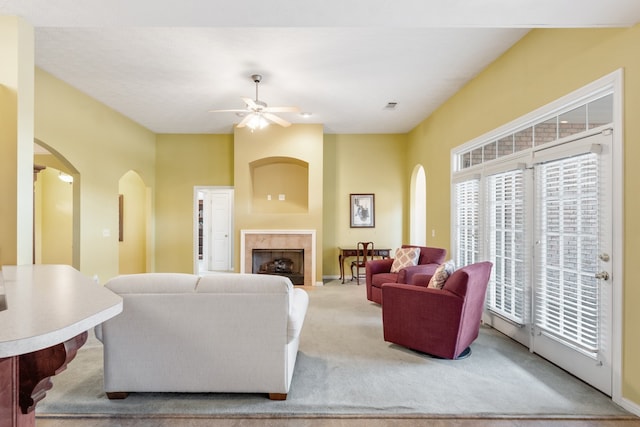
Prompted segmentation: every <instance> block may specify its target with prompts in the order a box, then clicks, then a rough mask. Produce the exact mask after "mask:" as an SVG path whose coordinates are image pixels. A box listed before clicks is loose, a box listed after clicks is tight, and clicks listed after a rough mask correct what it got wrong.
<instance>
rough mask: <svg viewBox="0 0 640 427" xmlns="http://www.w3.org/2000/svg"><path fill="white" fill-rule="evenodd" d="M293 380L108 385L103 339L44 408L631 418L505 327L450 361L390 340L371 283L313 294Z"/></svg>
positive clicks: (74, 365) (80, 358)
mask: <svg viewBox="0 0 640 427" xmlns="http://www.w3.org/2000/svg"><path fill="white" fill-rule="evenodd" d="M308 292H309V297H310V303H309V310H308V312H307V317H306V320H305V324H304V329H303V332H302V336H301V343H300V351H299V355H298V360H297V363H296V367H295V371H294V375H293V382H292V384H291V390H290V392H289V395H288V398H287V400H285V401H271V400H269V399H268V398H267V397H266V395H265V394H233V393H197V394H189V393H132V394H131V395H130V396H129V397H128V398H127V399H124V400H109V399H107V397H106V396H105V393H104V392H103V389H102V385H103V382H102V345H101V344H100V342H99V341H97V340H96V339H95V338H94V337H92V338H90V340H89V342H88V343H87V344H86V345H85V346H84V347H83V348H81V349H80V351H79V352H78V355H77V357H76V358H75V359H74V360H73V361H72V362H71V364H70V365H69V368H68V369H67V370H66V371H64V372H62V373H61V374H59V375H58V376H56V377H54V379H53V383H54V386H53V389H52V390H50V391H49V392H48V393H47V396H46V398H45V399H44V400H43V401H42V402H40V403H39V405H38V407H37V414H39V415H45V414H46V415H57V414H75V415H82V414H90V415H92V416H97V415H101V414H104V415H106V416H109V415H115V414H118V415H128V414H130V415H152V414H156V415H194V416H198V415H233V416H263V415H264V416H286V415H290V416H315V415H318V416H323V415H332V416H340V415H344V416H350V415H364V416H394V415H397V416H408V415H423V416H424V415H429V416H443V417H447V416H458V417H465V416H469V417H473V416H487V417H493V416H509V417H512V416H516V417H527V416H531V417H534V416H535V417H540V416H544V417H546V416H551V417H555V416H557V417H626V416H630V414H629V413H628V412H626V411H624V410H623V409H622V408H620V407H619V406H617V405H616V404H614V403H613V402H612V401H611V399H610V398H609V397H607V396H605V395H603V394H602V393H600V392H599V391H597V390H595V389H593V388H592V387H590V386H588V385H587V384H585V383H583V382H582V381H580V380H578V379H576V378H575V377H573V376H571V375H569V374H568V373H566V372H565V371H563V370H561V369H559V368H558V367H556V366H555V365H553V364H551V363H548V362H547V361H545V360H544V359H542V358H540V357H538V356H536V355H534V354H531V353H530V352H529V351H528V350H527V349H526V348H525V347H523V346H521V345H520V344H518V343H516V342H514V341H512V340H511V339H509V338H507V337H505V336H504V335H502V334H500V333H499V332H497V331H495V330H493V329H491V328H488V327H483V328H482V329H481V331H480V336H479V338H478V339H477V340H476V341H475V342H474V343H473V344H472V346H471V350H472V353H471V355H470V356H469V357H468V358H466V359H462V360H455V361H451V360H441V359H436V358H431V357H429V356H427V355H425V354H421V353H418V352H414V351H411V350H407V349H405V348H402V347H400V346H397V345H393V344H390V343H387V342H385V341H384V340H383V335H382V319H381V308H380V306H379V305H377V304H373V303H371V302H369V301H367V299H366V289H365V286H363V285H361V286H357V285H355V284H344V285H342V284H340V283H339V282H337V281H334V282H331V283H328V284H326V285H325V286H321V287H314V288H313V289H310V290H309V291H308Z"/></svg>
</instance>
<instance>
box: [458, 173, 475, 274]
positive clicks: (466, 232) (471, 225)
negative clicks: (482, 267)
mask: <svg viewBox="0 0 640 427" xmlns="http://www.w3.org/2000/svg"><path fill="white" fill-rule="evenodd" d="M454 185H455V187H454V189H455V201H456V216H455V217H456V223H455V237H456V243H457V245H456V253H455V262H456V265H458V266H463V265H469V264H473V263H474V262H476V260H477V259H478V254H479V249H480V247H479V241H480V239H479V235H478V231H479V225H480V224H479V223H480V217H479V212H480V180H479V179H475V178H474V179H469V180H466V181H461V182H457V183H455V184H454Z"/></svg>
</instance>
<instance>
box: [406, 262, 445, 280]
mask: <svg viewBox="0 0 640 427" xmlns="http://www.w3.org/2000/svg"><path fill="white" fill-rule="evenodd" d="M438 265H439V264H418V265H413V266H411V267H405V268H403V269H402V270H400V273H399V274H398V283H411V281H412V279H413V276H414V275H416V274H428V275H429V276H433V273H435V271H436V269H437V268H438ZM427 283H429V282H427Z"/></svg>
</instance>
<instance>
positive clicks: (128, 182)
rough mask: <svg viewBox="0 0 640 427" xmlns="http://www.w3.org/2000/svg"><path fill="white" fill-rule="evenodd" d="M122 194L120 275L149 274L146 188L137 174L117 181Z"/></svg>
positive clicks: (132, 172) (120, 210) (120, 196)
mask: <svg viewBox="0 0 640 427" xmlns="http://www.w3.org/2000/svg"><path fill="white" fill-rule="evenodd" d="M118 192H119V203H120V206H119V208H120V209H119V230H118V240H119V243H118V247H119V251H118V252H119V266H118V271H119V273H120V274H134V273H146V272H147V271H148V270H149V268H148V256H147V254H148V249H147V248H148V245H147V238H148V233H147V224H148V217H149V211H148V208H147V206H148V203H147V187H146V186H145V184H144V181H143V180H142V178H141V177H140V175H138V173H137V172H135V171H132V170H130V171H128V172H127V173H125V174H124V175H122V177H121V178H120V180H119V181H118Z"/></svg>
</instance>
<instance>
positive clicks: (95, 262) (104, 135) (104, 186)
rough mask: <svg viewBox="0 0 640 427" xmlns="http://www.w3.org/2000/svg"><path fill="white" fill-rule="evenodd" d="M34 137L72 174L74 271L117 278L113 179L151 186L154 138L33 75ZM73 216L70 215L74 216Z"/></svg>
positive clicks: (115, 182)
mask: <svg viewBox="0 0 640 427" xmlns="http://www.w3.org/2000/svg"><path fill="white" fill-rule="evenodd" d="M35 138H36V139H37V140H38V141H40V142H41V144H42V145H43V146H45V147H47V148H50V149H52V150H53V151H54V152H55V153H56V154H57V156H59V157H60V158H64V159H65V162H66V163H67V164H68V165H72V166H73V168H75V170H76V171H77V174H76V176H74V179H75V180H76V181H75V183H74V186H73V187H74V196H73V200H74V225H73V227H74V236H76V237H74V238H76V239H77V241H74V267H76V268H78V269H79V270H80V271H81V272H82V273H84V274H86V275H87V276H90V277H93V276H94V275H98V278H99V280H100V281H101V282H104V281H105V280H107V279H109V278H111V277H114V276H115V275H117V274H118V269H119V261H118V181H119V179H120V177H121V176H122V175H124V173H125V172H127V171H129V170H134V171H136V172H137V173H138V174H139V175H140V176H141V177H142V179H143V180H144V182H145V183H146V184H147V186H149V187H150V188H153V187H154V185H155V183H154V180H155V173H154V171H155V135H154V134H153V133H152V132H150V131H149V130H147V129H145V128H143V127H142V126H140V125H138V124H137V123H135V122H133V121H131V120H130V119H128V118H126V117H124V116H122V115H121V114H120V113H117V112H115V111H113V110H112V109H110V108H108V107H106V106H104V105H103V104H101V103H99V102H98V101H96V100H94V99H92V98H90V97H88V96H86V95H85V94H83V93H82V92H80V91H78V90H76V89H74V88H73V87H71V86H69V85H67V84H66V83H64V82H62V81H60V80H59V79H57V78H55V77H53V76H52V75H50V74H48V73H46V72H44V71H42V70H40V69H38V68H36V71H35ZM76 212H77V213H78V215H75V213H76Z"/></svg>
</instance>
